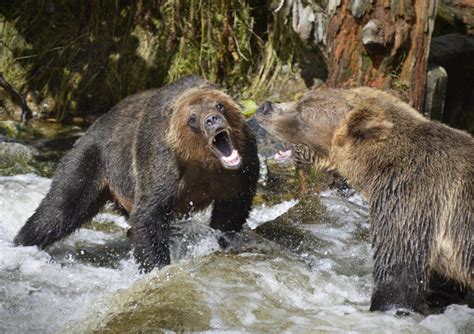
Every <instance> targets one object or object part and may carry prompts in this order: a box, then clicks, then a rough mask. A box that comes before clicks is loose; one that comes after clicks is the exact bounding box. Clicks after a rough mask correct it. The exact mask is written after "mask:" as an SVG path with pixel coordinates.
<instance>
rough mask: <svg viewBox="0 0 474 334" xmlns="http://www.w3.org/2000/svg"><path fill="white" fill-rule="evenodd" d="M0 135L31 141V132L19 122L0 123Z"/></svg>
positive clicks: (7, 121)
mask: <svg viewBox="0 0 474 334" xmlns="http://www.w3.org/2000/svg"><path fill="white" fill-rule="evenodd" d="M0 135H2V136H5V137H9V138H16V139H32V138H33V137H34V136H33V130H32V129H31V128H30V127H28V126H26V125H24V124H23V123H20V122H15V121H11V120H6V121H0Z"/></svg>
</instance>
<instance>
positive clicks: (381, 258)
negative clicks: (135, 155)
mask: <svg viewBox="0 0 474 334" xmlns="http://www.w3.org/2000/svg"><path fill="white" fill-rule="evenodd" d="M273 109H274V112H273V114H272V115H270V116H265V115H259V116H258V119H259V121H260V123H261V124H262V125H263V126H264V127H266V128H267V129H269V130H270V131H273V132H276V133H277V134H278V135H279V136H280V137H282V138H283V139H285V140H287V141H289V142H291V143H294V144H297V145H303V146H304V147H306V148H308V149H309V150H312V152H313V154H314V155H316V156H317V158H316V159H315V161H316V162H317V164H319V165H320V166H321V165H322V166H326V167H331V168H334V169H336V170H338V171H339V172H340V173H341V174H342V175H344V176H345V177H346V178H347V179H348V181H349V182H350V183H351V184H352V185H353V186H354V187H356V188H357V189H359V190H360V191H362V192H363V194H364V195H365V196H366V197H367V199H368V201H369V213H370V219H371V236H372V242H373V246H374V250H375V253H374V260H375V265H374V279H375V291H374V294H373V296H372V306H371V310H386V309H390V308H394V307H406V308H410V309H414V310H417V311H423V309H426V302H427V298H428V295H429V293H430V283H432V282H431V280H432V278H433V277H440V278H441V279H443V280H446V281H449V282H454V285H455V286H456V289H458V291H464V292H465V291H466V289H467V290H469V289H474V280H473V270H474V268H473V237H474V232H473V229H474V227H473V226H474V221H473V219H474V217H473V211H474V140H473V138H472V137H471V136H470V135H468V134H467V133H465V132H462V131H459V130H455V129H452V128H449V127H448V126H445V125H443V124H440V123H437V122H432V121H430V120H428V119H426V118H424V117H423V116H422V115H421V114H420V113H418V112H417V111H416V110H414V109H413V108H411V107H410V106H409V105H408V104H406V103H404V102H402V101H400V100H399V99H397V98H395V97H393V96H391V95H389V94H387V93H384V92H382V91H379V90H376V89H371V88H366V87H361V88H356V89H348V90H343V89H332V90H331V89H327V90H320V91H312V92H309V93H307V94H305V95H304V96H303V97H302V98H301V99H300V100H299V101H298V102H296V103H294V104H290V105H286V106H285V107H284V108H281V107H280V106H279V105H274V106H273ZM288 124H291V127H289V126H287V125H288Z"/></svg>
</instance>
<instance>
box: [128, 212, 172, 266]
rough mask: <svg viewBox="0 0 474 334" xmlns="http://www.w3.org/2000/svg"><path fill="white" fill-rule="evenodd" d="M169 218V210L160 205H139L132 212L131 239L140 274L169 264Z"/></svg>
mask: <svg viewBox="0 0 474 334" xmlns="http://www.w3.org/2000/svg"><path fill="white" fill-rule="evenodd" d="M170 216H171V213H170V210H169V209H167V208H166V207H164V206H160V205H158V206H150V205H145V204H141V205H140V204H139V205H137V210H136V211H133V212H132V214H131V216H130V222H131V225H132V230H131V238H132V242H133V245H134V256H135V259H136V260H137V262H138V263H139V264H140V271H141V272H144V273H147V272H150V271H151V270H152V269H153V268H155V267H157V268H162V267H164V266H166V265H168V264H170V250H169V233H170V231H169V229H170V226H169V221H170Z"/></svg>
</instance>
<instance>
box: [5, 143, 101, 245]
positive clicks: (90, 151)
mask: <svg viewBox="0 0 474 334" xmlns="http://www.w3.org/2000/svg"><path fill="white" fill-rule="evenodd" d="M102 168H103V167H102V165H101V163H100V155H99V149H98V148H96V147H95V146H90V147H86V148H81V147H76V148H74V149H73V150H72V151H71V152H69V154H68V155H67V156H66V157H65V158H64V159H63V161H62V163H61V164H60V166H59V167H58V171H57V173H56V175H55V177H54V179H53V182H52V184H51V188H50V190H49V192H48V194H47V195H46V197H45V198H44V199H43V200H42V201H41V203H40V205H39V207H38V209H37V210H36V211H35V213H34V214H33V215H32V216H31V217H30V218H29V219H28V220H27V222H26V224H25V225H24V226H23V227H22V228H21V229H20V231H19V232H18V234H17V236H16V237H15V239H14V243H15V244H16V245H23V246H35V245H36V246H38V247H40V248H46V247H47V246H49V245H51V244H52V243H54V242H55V241H58V240H60V239H62V238H64V237H66V236H68V235H69V234H71V233H72V232H73V231H74V230H76V229H77V228H79V227H80V226H81V225H82V224H83V223H85V222H87V221H89V220H91V219H92V218H93V217H94V216H95V215H96V214H97V212H98V211H99V209H100V208H101V207H102V206H103V205H104V204H105V202H106V201H107V199H108V196H107V194H108V191H107V189H105V186H104V184H103V178H102V177H101V173H102V170H101V169H102Z"/></svg>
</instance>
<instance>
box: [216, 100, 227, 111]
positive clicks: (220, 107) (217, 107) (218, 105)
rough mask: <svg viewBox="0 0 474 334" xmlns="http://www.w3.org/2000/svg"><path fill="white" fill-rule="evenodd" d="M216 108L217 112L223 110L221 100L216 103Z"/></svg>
mask: <svg viewBox="0 0 474 334" xmlns="http://www.w3.org/2000/svg"><path fill="white" fill-rule="evenodd" d="M216 109H217V111H219V112H224V111H225V108H224V105H223V104H222V103H221V102H217V103H216Z"/></svg>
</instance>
